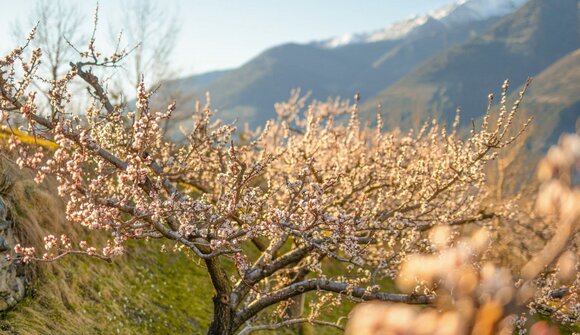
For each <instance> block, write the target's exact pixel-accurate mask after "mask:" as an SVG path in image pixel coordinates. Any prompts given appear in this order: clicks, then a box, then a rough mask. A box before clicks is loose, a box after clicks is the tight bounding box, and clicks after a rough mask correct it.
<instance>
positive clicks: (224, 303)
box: [205, 257, 233, 335]
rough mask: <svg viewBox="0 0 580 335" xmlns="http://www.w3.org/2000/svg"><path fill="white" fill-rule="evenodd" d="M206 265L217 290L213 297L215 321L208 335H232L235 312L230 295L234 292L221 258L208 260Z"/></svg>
mask: <svg viewBox="0 0 580 335" xmlns="http://www.w3.org/2000/svg"><path fill="white" fill-rule="evenodd" d="M205 264H206V265H207V269H208V271H209V275H210V277H211V282H212V284H213V286H214V288H215V289H216V294H215V296H214V297H213V321H212V322H211V324H210V326H209V329H208V331H207V334H208V335H231V334H232V333H233V329H232V321H233V312H232V310H231V308H230V293H231V291H232V289H231V287H230V283H229V280H228V277H227V274H226V272H225V271H224V269H223V267H222V266H221V264H220V261H219V258H217V257H216V258H212V259H206V260H205Z"/></svg>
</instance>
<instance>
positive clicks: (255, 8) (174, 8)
mask: <svg viewBox="0 0 580 335" xmlns="http://www.w3.org/2000/svg"><path fill="white" fill-rule="evenodd" d="M37 1H38V0H20V1H14V0H0V53H5V52H6V51H8V50H9V49H11V48H12V47H13V46H15V43H16V42H15V37H14V36H13V35H14V34H13V33H12V31H13V29H12V26H13V25H14V23H15V22H18V21H20V22H21V23H22V24H23V25H25V26H26V24H27V23H29V22H30V21H31V19H33V20H34V18H31V14H30V13H32V12H33V10H32V9H33V8H34V6H35V3H36V2H37ZM49 1H54V2H56V1H60V2H64V3H65V4H77V5H78V6H79V7H80V8H79V10H80V14H81V15H84V16H85V18H86V20H84V21H85V22H84V23H83V24H81V26H79V29H80V30H82V31H87V32H88V31H90V29H91V28H92V22H91V17H92V14H93V11H94V8H95V5H96V1H90V0H83V1H78V0H49ZM450 2H452V0H364V1H360V0H359V1H347V0H286V1H280V0H163V1H159V2H158V3H157V4H156V5H158V7H159V8H160V12H162V13H160V14H165V16H169V17H173V20H172V21H175V22H177V25H178V26H179V27H180V31H179V34H178V35H177V37H176V46H175V49H174V50H173V52H171V55H170V57H171V59H172V61H173V64H174V66H175V68H176V69H177V70H178V72H179V76H186V75H190V74H197V73H203V72H207V71H212V70H218V69H227V68H234V67H237V66H240V65H242V64H243V63H245V62H247V61H249V60H250V59H251V58H253V57H254V56H256V55H258V54H259V53H260V52H262V51H264V50H266V49H267V48H269V47H272V46H275V45H279V44H283V43H289V42H298V43H307V42H311V41H313V40H321V39H326V38H329V37H334V36H338V35H342V34H345V33H352V32H367V31H373V30H377V29H380V28H382V27H384V26H388V25H389V24H391V23H394V22H397V21H400V20H404V19H407V18H409V17H411V16H412V15H414V14H422V13H426V12H429V11H431V10H433V9H436V8H438V7H440V6H442V5H445V4H448V3H450ZM99 7H100V15H99V16H100V24H99V31H98V33H97V45H98V44H99V42H101V43H105V44H110V43H111V36H112V33H111V32H112V31H115V30H120V29H122V28H123V26H124V24H126V22H125V21H126V20H124V18H125V14H126V10H127V6H122V1H119V0H100V1H99Z"/></svg>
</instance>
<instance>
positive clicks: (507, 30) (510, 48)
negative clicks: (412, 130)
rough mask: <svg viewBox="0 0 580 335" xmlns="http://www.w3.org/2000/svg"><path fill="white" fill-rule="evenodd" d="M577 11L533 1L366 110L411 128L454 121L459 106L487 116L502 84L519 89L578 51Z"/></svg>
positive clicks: (557, 0) (552, 0) (562, 2)
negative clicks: (432, 119) (379, 107)
mask: <svg viewBox="0 0 580 335" xmlns="http://www.w3.org/2000/svg"><path fill="white" fill-rule="evenodd" d="M578 8H579V7H578V1H577V0H532V1H530V2H528V3H527V4H526V5H524V6H523V7H522V8H521V9H519V10H518V11H517V12H515V13H514V14H512V15H509V16H507V17H505V18H503V19H502V20H501V21H500V22H499V23H498V24H497V25H496V26H494V27H493V28H492V29H491V30H490V31H489V32H488V33H486V34H483V35H481V36H478V37H475V38H473V39H471V40H470V41H468V42H466V43H464V44H461V45H458V46H456V47H453V48H451V49H449V50H447V51H444V52H442V53H440V54H438V55H437V56H435V57H433V58H432V59H430V60H429V61H427V62H425V63H424V64H423V65H421V66H420V67H419V68H417V69H416V70H414V71H412V72H411V73H409V74H408V75H407V76H405V77H404V78H402V79H401V80H400V81H399V82H397V83H396V84H395V85H393V86H391V87H388V88H387V89H385V90H384V91H382V92H381V93H379V94H378V95H377V96H376V97H374V98H372V99H370V100H369V101H367V102H366V103H365V105H364V106H363V110H366V111H367V113H369V115H372V114H374V111H375V110H376V106H377V105H378V104H381V105H382V109H383V111H385V116H386V119H387V120H388V122H389V123H390V124H392V125H402V126H403V127H409V126H412V125H416V124H418V123H419V122H420V121H421V120H424V119H425V118H427V117H439V116H442V117H443V118H444V119H445V120H450V118H451V117H452V116H453V115H454V113H455V110H456V108H457V107H458V106H460V107H461V108H462V111H463V118H464V119H463V120H464V121H465V122H469V120H470V119H471V118H477V117H478V116H480V115H481V114H482V113H483V111H484V110H485V106H486V99H487V95H488V93H489V92H491V91H495V92H496V93H497V92H498V89H499V87H500V86H501V83H502V82H503V80H504V79H506V78H509V79H510V81H511V85H512V86H511V87H512V88H516V87H518V86H520V85H522V84H523V83H524V81H525V80H526V78H527V77H528V76H533V75H536V74H538V73H540V72H541V71H542V70H544V69H546V68H547V67H549V66H550V65H551V64H553V63H554V62H556V61H557V60H558V59H560V58H562V57H563V56H565V55H566V54H568V53H570V52H572V51H573V50H575V49H577V48H578V46H579V41H580V26H579V22H578V17H579V9H578ZM541 82H542V79H541V78H538V80H536V81H535V83H534V85H542V83H541ZM557 83H561V84H563V83H568V82H567V81H560V80H558V81H557ZM556 89H559V88H554V90H556Z"/></svg>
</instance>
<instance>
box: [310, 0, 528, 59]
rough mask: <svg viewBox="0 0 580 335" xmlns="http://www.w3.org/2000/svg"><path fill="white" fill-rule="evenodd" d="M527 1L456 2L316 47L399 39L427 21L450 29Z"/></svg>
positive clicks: (490, 16) (506, 10)
mask: <svg viewBox="0 0 580 335" xmlns="http://www.w3.org/2000/svg"><path fill="white" fill-rule="evenodd" d="M526 1H527V0H456V1H455V2H454V3H451V4H449V5H446V6H443V7H441V8H438V9H436V10H434V11H432V12H430V13H428V14H426V15H420V16H414V17H412V18H410V19H408V20H405V21H401V22H397V23H395V24H392V25H390V26H388V27H385V28H383V29H381V30H377V31H374V32H371V33H358V34H345V35H341V36H337V37H334V38H331V39H328V40H325V41H320V42H316V44H318V45H320V46H322V47H325V48H336V47H340V46H344V45H348V44H354V43H370V42H378V41H389V40H398V39H402V38H404V37H406V36H408V35H409V34H411V33H412V32H413V31H415V29H417V28H418V27H421V26H422V25H424V24H425V23H427V22H428V21H429V20H430V19H432V20H436V21H439V22H441V23H443V24H444V25H445V26H447V27H449V28H453V27H454V26H457V25H460V24H464V23H469V22H474V21H480V20H485V19H488V18H492V17H498V16H503V15H506V14H509V13H512V12H514V11H515V10H516V9H518V8H519V7H521V6H522V5H523V4H524V3H525V2H526Z"/></svg>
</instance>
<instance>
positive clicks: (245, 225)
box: [0, 32, 529, 334]
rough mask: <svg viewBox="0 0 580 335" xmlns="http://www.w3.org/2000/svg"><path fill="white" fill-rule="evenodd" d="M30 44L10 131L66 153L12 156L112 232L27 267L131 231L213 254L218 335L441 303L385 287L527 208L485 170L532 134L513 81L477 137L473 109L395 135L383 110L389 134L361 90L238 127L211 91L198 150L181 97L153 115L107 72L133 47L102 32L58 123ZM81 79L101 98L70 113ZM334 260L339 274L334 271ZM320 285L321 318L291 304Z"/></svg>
mask: <svg viewBox="0 0 580 335" xmlns="http://www.w3.org/2000/svg"><path fill="white" fill-rule="evenodd" d="M33 38H34V32H33V33H32V34H31V35H30V36H29V38H28V42H30V41H31V40H32V39H33ZM27 47H28V43H27V44H26V45H25V46H23V47H19V48H16V49H14V50H13V51H12V52H10V53H9V54H8V55H6V56H5V57H4V58H2V59H0V111H1V112H2V120H3V123H2V124H3V127H4V129H5V130H7V131H11V132H13V134H15V129H13V128H12V123H11V119H12V118H13V117H14V116H15V115H20V116H22V117H23V118H25V119H26V120H27V125H26V126H25V127H23V129H21V130H23V131H25V132H27V133H28V134H30V135H32V136H34V137H35V138H36V137H38V138H43V139H48V140H51V141H54V142H55V143H56V144H57V145H58V148H57V149H55V150H54V152H46V150H43V148H42V147H40V146H38V147H34V146H30V145H24V144H21V143H20V141H19V139H18V137H17V136H16V135H14V136H12V137H11V138H10V140H9V144H10V150H12V151H14V152H15V153H17V155H18V157H19V158H18V159H17V163H18V164H19V165H20V166H21V167H22V168H30V169H33V170H34V171H36V180H37V182H42V180H43V179H44V178H45V177H46V176H49V175H50V176H54V178H56V180H57V181H58V184H59V187H58V191H59V194H60V196H61V197H62V198H63V199H64V200H65V201H66V216H67V219H68V221H69V222H70V223H71V224H74V225H80V226H82V227H85V228H86V229H88V230H99V231H105V232H107V233H108V234H110V239H109V240H108V241H107V242H106V245H102V246H99V245H89V244H88V243H87V242H85V241H71V240H70V239H69V238H68V237H66V236H61V237H60V238H57V237H55V236H52V235H49V236H46V238H45V242H46V243H45V250H44V251H40V250H35V249H34V248H32V247H27V246H20V245H18V246H17V247H16V248H15V252H16V257H15V261H21V262H26V263H28V262H32V261H54V260H57V259H59V258H62V257H65V256H66V255H71V254H81V255H87V256H92V257H96V258H100V259H104V260H110V259H112V258H114V257H115V256H118V255H121V254H123V253H124V252H125V247H124V246H125V243H126V242H127V241H128V240H133V239H147V240H153V239H158V240H161V241H163V242H162V243H163V247H162V249H166V248H172V249H174V250H176V251H178V252H183V253H188V254H191V255H192V256H193V257H195V258H196V259H199V260H201V261H202V262H203V263H205V267H206V269H207V272H208V274H209V277H210V278H211V283H212V284H213V287H214V289H215V295H214V297H213V308H214V315H213V321H212V322H211V325H210V328H209V330H208V334H236V333H241V334H247V333H250V332H252V331H254V330H260V329H276V328H279V327H282V326H288V325H292V324H298V323H304V322H308V323H313V324H320V325H326V326H331V327H336V328H342V326H341V324H340V322H339V321H336V322H331V321H324V320H322V319H320V315H321V311H322V309H323V308H324V307H328V306H333V305H337V304H340V303H341V301H342V300H344V299H350V300H353V301H356V302H360V301H365V300H381V301H388V302H398V303H405V304H421V305H423V304H431V303H433V302H434V301H435V299H436V298H437V293H436V292H435V291H431V290H425V291H412V292H408V293H393V292H388V291H385V290H384V289H385V285H384V284H385V283H386V281H387V280H389V279H394V278H396V277H397V274H398V273H399V270H400V268H401V264H402V262H403V261H404V260H405V259H406V257H407V256H408V255H411V254H415V253H419V252H421V253H432V252H435V251H436V248H434V247H433V244H432V243H431V242H430V240H429V239H428V238H427V236H428V234H429V232H430V231H431V230H432V229H433V228H435V227H438V226H444V227H448V228H449V229H451V230H453V229H459V228H460V227H462V226H465V225H468V224H478V225H483V226H485V225H486V223H487V222H488V221H490V220H491V219H492V218H494V217H496V216H502V217H504V218H505V219H506V220H507V219H509V217H510V215H511V213H512V212H513V211H514V209H513V208H512V207H511V204H509V203H508V204H505V205H500V204H492V205H490V204H489V203H488V202H487V199H488V198H489V197H488V190H487V188H486V185H485V174H484V166H485V164H486V162H488V161H490V160H492V159H493V158H494V157H495V156H496V155H497V152H498V151H499V150H502V149H503V148H505V147H506V146H508V145H510V144H511V143H512V142H514V141H515V140H516V138H517V136H518V135H515V136H509V135H508V134H509V131H510V129H512V128H513V125H512V123H513V119H514V116H515V114H516V113H517V109H518V106H519V104H520V102H521V99H520V100H518V101H517V102H516V103H515V104H514V106H513V108H511V109H508V108H507V103H506V96H507V83H506V85H505V86H504V90H503V95H502V101H501V108H500V110H499V113H497V115H495V113H493V112H492V108H491V104H490V108H488V110H487V113H486V115H485V118H484V120H483V124H482V125H481V127H478V129H475V127H474V128H473V129H472V130H471V132H470V133H469V134H468V135H467V136H466V137H462V136H460V135H459V134H458V129H457V128H458V125H459V116H458V117H457V118H456V120H455V123H454V124H453V125H452V127H450V129H448V128H447V127H446V126H444V125H440V124H438V123H437V122H436V121H433V122H430V123H429V124H425V125H424V127H423V128H421V129H419V130H417V131H411V132H408V133H402V132H400V131H397V130H393V131H385V130H383V129H382V127H383V125H382V121H381V118H380V115H379V116H377V126H376V127H373V128H370V127H368V126H365V125H361V123H360V121H359V118H358V98H355V101H354V104H352V105H351V104H349V103H348V102H347V101H342V100H338V99H337V100H329V101H327V102H313V103H312V104H311V105H310V106H308V107H307V109H306V110H305V111H304V106H305V103H306V102H305V99H302V98H300V97H298V96H295V97H293V98H292V99H291V100H290V101H289V102H287V103H281V104H278V105H276V111H277V113H278V118H277V119H275V120H272V121H269V122H267V123H266V125H265V126H264V127H263V129H262V130H260V131H255V132H244V133H239V132H238V131H237V129H236V127H235V125H233V124H222V123H221V122H220V121H214V111H213V110H212V109H211V105H210V99H209V96H208V97H207V101H206V102H205V104H203V105H202V104H201V103H198V106H197V108H196V109H195V110H194V111H192V112H191V117H192V118H193V120H194V126H193V127H192V129H190V130H185V129H184V134H183V136H184V138H185V139H186V141H185V142H184V143H185V144H184V143H180V144H176V143H174V142H171V141H169V140H168V139H167V138H166V137H165V136H164V133H163V130H162V127H161V126H160V125H161V124H163V123H164V122H165V121H166V120H169V119H170V118H171V114H172V112H173V111H174V110H175V109H176V105H175V104H170V105H169V106H168V107H167V109H166V110H164V111H154V110H152V109H151V108H150V106H149V99H150V97H151V94H152V93H151V92H149V91H147V90H146V88H145V84H144V83H143V82H141V83H140V84H139V86H138V90H137V99H136V101H137V102H136V110H133V111H128V110H126V107H125V106H124V105H120V104H115V103H114V102H113V100H112V99H111V98H110V93H109V92H108V91H107V89H106V85H105V84H104V82H103V80H102V79H100V78H99V76H97V73H103V72H106V71H107V69H109V68H113V67H116V66H119V64H120V62H121V61H122V60H123V58H124V57H126V56H127V53H126V52H125V51H117V52H115V53H113V54H111V55H107V56H105V55H102V54H101V53H99V52H98V51H97V50H96V49H95V40H94V38H91V39H90V41H89V44H88V46H87V47H86V50H85V51H79V52H78V56H79V60H78V61H77V62H73V63H71V64H70V69H69V70H68V72H67V73H66V74H64V75H63V76H61V77H60V78H58V79H56V80H50V81H49V83H50V86H51V87H50V91H49V96H50V105H51V108H52V109H53V110H54V111H55V113H56V114H55V115H56V117H55V118H54V119H53V120H51V119H48V118H45V117H43V116H42V111H41V110H40V109H39V105H38V104H37V91H36V90H35V89H34V87H31V86H30V83H31V81H32V80H33V79H35V78H36V76H37V70H38V68H39V66H40V64H41V62H42V59H43V58H42V50H41V49H34V50H32V51H31V53H30V54H31V56H30V58H27V59H25V58H24V56H23V55H24V50H25V48H27ZM76 50H80V49H78V48H77V49H76ZM74 82H81V83H83V84H84V85H86V87H87V88H88V90H87V94H88V95H89V96H90V97H91V98H92V103H91V104H90V106H89V108H88V109H87V110H86V112H85V113H84V115H82V116H79V115H75V114H74V113H71V109H72V106H71V99H72V94H71V91H70V90H69V86H70V85H71V84H72V83H74ZM524 93H525V90H524V91H523V92H522V93H521V97H523V95H524ZM127 116H128V117H127ZM134 116H135V117H134ZM345 119H346V120H345ZM127 120H132V121H131V122H129V121H127ZM343 120H345V122H343ZM528 124H529V121H528V122H527V123H525V124H522V125H519V126H518V127H519V128H518V133H521V132H522V131H524V130H525V128H526V127H527V125H528ZM504 221H505V220H504ZM329 265H332V266H333V267H334V268H335V269H339V270H338V271H333V272H329V271H326V267H327V266H329ZM307 292H312V294H310V295H308V299H309V307H310V308H309V309H308V313H306V312H304V311H301V310H300V309H299V310H298V312H296V311H293V312H289V310H290V309H292V307H293V306H296V304H297V303H298V301H299V300H298V299H296V298H297V297H301V296H302V297H304V294H306V293H307ZM192 299H194V297H192Z"/></svg>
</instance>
